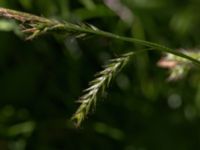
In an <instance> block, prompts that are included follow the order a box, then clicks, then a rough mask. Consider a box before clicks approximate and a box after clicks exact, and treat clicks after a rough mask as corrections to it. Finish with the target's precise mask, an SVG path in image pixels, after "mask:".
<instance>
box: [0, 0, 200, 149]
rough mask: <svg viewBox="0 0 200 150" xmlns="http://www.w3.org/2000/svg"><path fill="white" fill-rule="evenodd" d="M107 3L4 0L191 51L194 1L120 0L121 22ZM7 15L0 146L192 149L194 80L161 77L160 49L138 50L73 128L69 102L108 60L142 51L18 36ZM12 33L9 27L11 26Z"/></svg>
mask: <svg viewBox="0 0 200 150" xmlns="http://www.w3.org/2000/svg"><path fill="white" fill-rule="evenodd" d="M105 2H106V0H104V1H100V0H77V1H75V0H74V1H72V0H71V1H70V0H57V1H55V0H48V1H46V0H34V1H33V0H15V1H13V0H2V1H1V2H0V7H6V8H12V9H15V10H20V11H26V12H30V13H33V14H37V15H42V16H45V17H49V18H55V19H58V20H67V21H70V22H75V23H77V22H88V23H90V24H94V25H96V26H97V27H99V28H100V29H103V30H106V31H109V32H113V33H117V34H120V35H125V36H130V37H136V38H140V39H144V40H148V41H154V42H157V43H161V44H164V45H167V46H169V47H172V48H175V49H178V48H185V49H194V48H195V49H198V47H199V43H200V42H199V41H200V37H199V34H200V30H199V25H200V13H199V10H198V9H199V7H200V3H199V0H182V1H179V0H122V1H121V3H122V4H123V5H124V7H126V8H127V9H129V10H130V11H131V14H132V15H131V17H132V18H129V19H131V20H132V22H130V21H126V20H123V19H121V18H120V16H119V15H118V14H117V13H116V12H115V11H113V10H111V9H110V8H109V7H108V6H106V5H105ZM16 27H17V25H16V24H15V22H13V21H7V20H1V21H0V30H1V32H0V100H1V103H0V149H2V150H26V149H27V150H63V149H64V150H65V149H80V150H82V149H83V150H90V149H91V150H92V149H97V150H101V149H105V150H107V149H108V150H111V149H123V150H168V149H171V150H177V149H178V150H179V149H180V150H190V149H199V148H200V144H199V140H200V130H199V124H200V123H199V116H200V86H199V83H200V76H199V71H198V69H195V70H193V71H192V72H190V73H189V74H188V75H187V77H185V78H184V79H182V80H179V81H175V82H167V81H166V78H167V76H168V72H167V70H164V69H161V68H158V67H157V66H156V63H157V61H158V60H159V59H160V57H161V56H162V54H160V53H155V52H149V53H141V54H139V55H138V56H137V57H135V60H133V61H132V62H131V63H130V64H129V65H128V66H127V67H126V68H125V69H124V70H123V72H122V73H121V74H119V75H118V77H117V78H116V80H115V81H113V83H112V87H111V88H110V89H109V90H108V92H107V94H106V95H105V96H104V97H103V98H102V101H100V102H99V103H98V104H97V110H95V113H94V114H92V115H89V118H88V119H87V120H86V121H85V123H84V124H83V125H82V127H81V128H80V129H76V128H75V127H74V126H73V125H72V124H71V122H70V117H71V115H72V114H73V113H74V111H75V110H76V108H77V104H76V103H75V100H76V99H77V98H78V96H79V95H81V91H82V89H84V88H86V87H87V84H88V82H89V81H90V80H91V79H92V77H93V74H94V73H95V72H97V71H99V70H100V69H101V66H102V65H103V64H104V63H105V62H106V61H107V60H108V59H109V58H113V57H115V56H119V54H121V53H124V52H126V51H128V50H134V49H142V48H143V47H141V46H136V45H135V46H134V45H132V44H129V43H124V42H121V41H117V40H111V39H107V38H102V37H97V36H93V37H90V38H86V39H84V40H83V39H81V40H80V39H75V38H73V37H68V38H63V37H62V36H49V35H48V36H43V37H40V38H38V39H36V40H34V41H24V40H23V39H22V38H21V34H20V33H19V31H18V30H17V28H16ZM11 31H12V32H11Z"/></svg>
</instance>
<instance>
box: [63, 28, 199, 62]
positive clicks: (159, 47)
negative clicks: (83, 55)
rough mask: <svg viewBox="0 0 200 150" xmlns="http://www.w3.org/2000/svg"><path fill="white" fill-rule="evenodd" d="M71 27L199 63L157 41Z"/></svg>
mask: <svg viewBox="0 0 200 150" xmlns="http://www.w3.org/2000/svg"><path fill="white" fill-rule="evenodd" d="M67 28H68V30H69V27H68V26H67ZM71 29H72V30H77V31H80V32H85V33H90V34H95V35H100V36H104V37H109V38H113V39H117V40H122V41H126V42H131V43H136V44H140V45H143V46H147V47H150V48H153V49H155V50H158V51H162V52H167V53H171V54H174V55H177V56H179V57H182V58H185V59H188V60H190V61H192V62H194V63H195V64H197V65H200V61H199V60H197V59H194V58H192V57H190V56H188V55H185V54H183V53H181V52H178V51H175V50H173V49H171V48H168V47H166V46H163V45H160V44H157V43H153V42H148V41H144V40H140V39H136V38H129V37H124V36H119V35H116V34H113V33H110V32H106V31H102V30H92V29H84V28H81V27H73V26H71ZM147 50H149V49H147ZM147 50H146V51H147ZM151 50H152V49H151Z"/></svg>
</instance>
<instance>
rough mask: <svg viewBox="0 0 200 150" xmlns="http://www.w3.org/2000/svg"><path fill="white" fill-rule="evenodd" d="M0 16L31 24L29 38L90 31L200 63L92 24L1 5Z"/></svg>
mask: <svg viewBox="0 0 200 150" xmlns="http://www.w3.org/2000/svg"><path fill="white" fill-rule="evenodd" d="M0 16H3V17H6V18H11V19H15V20H18V21H20V22H22V24H26V25H29V27H32V28H31V30H30V29H28V30H25V31H32V32H31V34H32V35H31V36H30V37H29V38H28V39H33V38H35V37H36V36H38V35H40V34H44V33H48V31H50V30H54V31H56V30H60V31H61V33H62V32H63V34H64V33H68V32H70V31H71V32H79V33H90V34H94V35H100V36H105V37H109V38H113V39H118V40H122V41H126V42H131V43H135V44H140V45H143V46H147V47H150V48H153V49H155V50H159V51H162V52H167V53H171V54H174V55H177V56H179V57H182V58H185V59H188V60H190V61H192V62H194V63H195V64H197V65H200V61H198V60H197V59H194V58H192V57H190V56H188V55H185V54H183V53H181V52H179V51H175V50H173V49H171V48H168V47H165V46H163V45H160V44H157V43H153V42H148V41H144V40H140V39H136V38H129V37H124V36H119V35H116V34H113V33H109V32H105V31H102V30H99V29H97V28H95V27H92V26H91V28H88V27H82V26H79V25H75V24H71V23H61V22H58V21H55V20H51V19H47V18H44V17H39V16H35V15H32V14H28V13H24V12H19V11H15V10H10V9H6V8H1V7H0ZM38 25H40V26H39V27H40V28H39V29H37V27H38ZM41 25H43V26H42V27H43V28H41ZM33 31H34V32H33Z"/></svg>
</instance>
